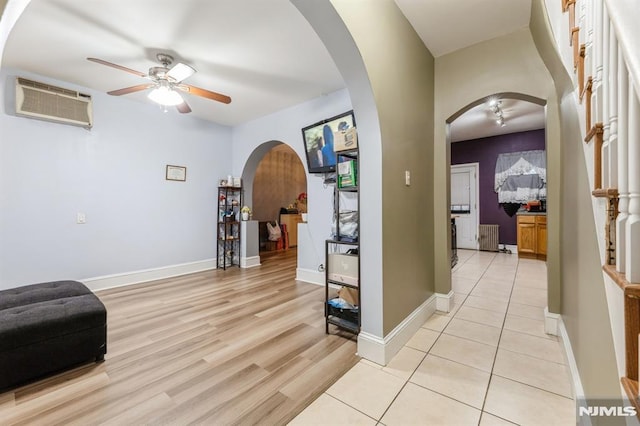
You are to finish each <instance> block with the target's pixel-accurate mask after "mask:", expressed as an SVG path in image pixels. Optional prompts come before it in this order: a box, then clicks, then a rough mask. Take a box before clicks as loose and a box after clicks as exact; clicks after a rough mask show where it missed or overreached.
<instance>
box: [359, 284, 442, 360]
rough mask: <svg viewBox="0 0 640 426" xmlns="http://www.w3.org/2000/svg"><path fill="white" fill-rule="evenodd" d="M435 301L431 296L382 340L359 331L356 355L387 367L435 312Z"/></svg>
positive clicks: (434, 297)
mask: <svg viewBox="0 0 640 426" xmlns="http://www.w3.org/2000/svg"><path fill="white" fill-rule="evenodd" d="M436 299H437V298H436V296H435V295H433V296H431V297H430V298H429V299H427V300H426V301H425V302H424V303H423V304H422V305H420V306H419V307H417V308H416V309H415V310H414V311H413V312H412V313H411V314H410V315H409V316H408V317H406V318H405V319H404V320H403V321H402V322H401V323H400V324H398V325H397V326H396V327H395V328H394V329H393V330H391V332H390V333H389V334H387V335H386V336H385V337H384V338H381V337H378V336H374V335H373V334H369V333H366V332H364V331H361V332H360V334H358V355H359V356H361V357H362V358H365V359H368V360H369V361H372V362H375V363H376V364H380V365H387V364H388V363H389V361H391V359H392V358H393V357H394V356H395V354H397V353H398V351H399V350H400V349H402V347H403V346H404V345H405V344H406V343H407V342H408V341H409V339H411V337H413V335H414V334H415V333H416V331H418V330H419V329H420V327H421V326H422V324H424V322H425V321H426V320H427V319H429V317H430V316H431V315H433V313H434V312H435V311H436Z"/></svg>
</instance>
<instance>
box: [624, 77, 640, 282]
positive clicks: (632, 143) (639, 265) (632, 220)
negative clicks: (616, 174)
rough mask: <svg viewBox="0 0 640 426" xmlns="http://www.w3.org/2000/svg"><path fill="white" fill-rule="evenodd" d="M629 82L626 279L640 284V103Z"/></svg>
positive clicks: (632, 85)
mask: <svg viewBox="0 0 640 426" xmlns="http://www.w3.org/2000/svg"><path fill="white" fill-rule="evenodd" d="M636 93H637V92H636V90H635V87H634V82H633V81H630V82H629V144H628V152H629V174H628V176H629V181H628V183H627V184H628V188H629V217H628V218H627V235H626V253H625V254H626V259H625V266H626V273H625V274H626V278H627V281H629V282H630V283H640V102H639V101H638V95H637V94H636Z"/></svg>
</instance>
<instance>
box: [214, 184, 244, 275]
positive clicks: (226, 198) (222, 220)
mask: <svg viewBox="0 0 640 426" xmlns="http://www.w3.org/2000/svg"><path fill="white" fill-rule="evenodd" d="M217 205H218V218H217V221H216V222H217V223H216V228H217V247H216V248H217V252H216V267H217V268H222V269H225V270H226V269H227V267H230V266H240V244H241V243H240V241H241V228H240V223H241V222H240V221H239V220H235V219H234V220H226V217H234V218H237V217H238V215H239V214H240V208H241V206H242V188H240V187H235V186H219V187H218V201H217ZM227 215H230V216H227Z"/></svg>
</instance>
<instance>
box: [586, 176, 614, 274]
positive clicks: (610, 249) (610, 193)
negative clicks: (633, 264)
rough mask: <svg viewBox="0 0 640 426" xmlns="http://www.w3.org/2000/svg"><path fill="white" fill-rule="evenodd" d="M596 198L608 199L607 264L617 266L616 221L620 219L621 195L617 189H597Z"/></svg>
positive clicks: (605, 231)
mask: <svg viewBox="0 0 640 426" xmlns="http://www.w3.org/2000/svg"><path fill="white" fill-rule="evenodd" d="M591 194H592V195H593V196H594V197H596V198H606V199H607V222H606V223H605V225H604V247H605V253H604V254H605V256H604V257H605V264H607V265H615V264H616V226H617V225H616V219H617V218H618V211H619V210H618V201H619V194H618V190H617V189H615V188H606V189H595V190H594V191H593V192H592V193H591Z"/></svg>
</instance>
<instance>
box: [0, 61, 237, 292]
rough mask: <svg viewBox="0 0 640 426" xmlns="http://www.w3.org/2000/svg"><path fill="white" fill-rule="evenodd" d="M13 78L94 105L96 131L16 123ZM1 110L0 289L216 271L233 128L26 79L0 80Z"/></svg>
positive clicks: (3, 73)
mask: <svg viewBox="0 0 640 426" xmlns="http://www.w3.org/2000/svg"><path fill="white" fill-rule="evenodd" d="M17 75H20V76H23V77H26V78H30V79H34V80H36V81H43V82H45V83H49V84H53V85H57V86H61V87H67V88H70V89H74V90H79V91H81V92H83V93H88V94H90V95H91V96H92V98H93V109H94V118H95V120H94V126H93V128H92V129H91V130H85V129H83V128H80V127H74V126H68V125H63V124H58V123H50V122H45V121H39V120H34V119H29V118H24V117H17V116H15V115H12V108H13V106H12V105H11V104H12V102H11V100H12V97H13V93H12V87H13V81H14V80H13V79H14V78H15V77H16V76H17ZM0 98H1V99H2V108H1V109H2V111H1V113H0V133H1V134H2V137H1V138H0V202H1V205H2V209H1V210H0V288H9V287H14V286H20V285H25V284H30V283H35V282H42V281H51V280H57V279H77V280H85V279H88V278H96V277H104V276H110V275H117V274H126V273H131V272H136V271H143V270H149V269H154V268H163V267H167V266H171V265H181V264H187V263H191V262H201V261H211V260H212V259H215V238H216V237H215V222H216V217H215V214H214V213H212V212H215V209H216V186H217V182H218V179H219V178H220V177H221V176H226V175H227V174H229V172H230V170H229V166H228V164H229V163H230V158H231V129H230V128H228V127H225V126H219V125H215V124H212V123H209V122H206V121H203V120H199V119H196V118H194V117H190V116H184V115H180V114H177V113H172V112H169V113H163V112H162V111H161V109H159V108H157V107H156V106H153V105H149V104H144V103H140V102H136V101H132V100H128V99H121V98H116V97H112V96H108V95H106V94H103V93H98V92H94V91H92V90H88V89H86V88H82V87H77V86H74V85H72V84H69V83H66V82H60V81H55V80H52V79H49V78H46V77H44V76H39V75H33V74H30V73H27V72H23V71H20V70H9V69H4V68H3V69H1V70H0ZM168 164H171V165H179V166H185V167H186V168H187V174H186V181H185V182H178V181H169V180H166V179H165V171H166V165H168ZM77 213H84V214H85V215H86V223H85V224H76V215H77Z"/></svg>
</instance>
